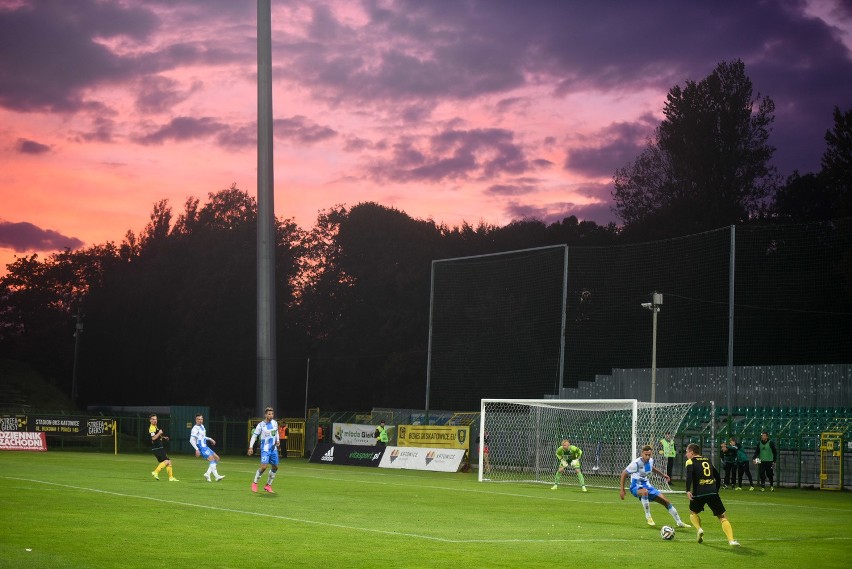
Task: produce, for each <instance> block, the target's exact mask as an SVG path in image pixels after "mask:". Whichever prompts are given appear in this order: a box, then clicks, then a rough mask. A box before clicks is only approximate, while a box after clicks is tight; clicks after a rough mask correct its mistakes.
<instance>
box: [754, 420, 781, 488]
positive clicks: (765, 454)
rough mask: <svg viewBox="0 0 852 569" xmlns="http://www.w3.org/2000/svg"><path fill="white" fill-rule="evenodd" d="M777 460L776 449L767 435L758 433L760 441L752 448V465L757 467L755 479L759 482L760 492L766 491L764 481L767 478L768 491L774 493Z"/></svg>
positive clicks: (764, 432)
mask: <svg viewBox="0 0 852 569" xmlns="http://www.w3.org/2000/svg"><path fill="white" fill-rule="evenodd" d="M777 460H778V449H777V448H775V443H774V442H772V441H770V440H769V433H767V432H766V431H763V432H762V433H760V440H759V441H757V446H756V447H755V448H754V463H755V464H756V465H757V478H758V479H759V480H760V491H761V492H764V491H766V479H767V478H769V491H770V492H775V462H776V461H777Z"/></svg>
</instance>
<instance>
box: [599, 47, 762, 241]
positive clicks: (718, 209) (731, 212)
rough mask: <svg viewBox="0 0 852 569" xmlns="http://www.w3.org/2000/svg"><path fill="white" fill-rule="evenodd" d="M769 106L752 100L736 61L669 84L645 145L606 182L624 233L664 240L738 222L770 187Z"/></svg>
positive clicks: (758, 204)
mask: <svg viewBox="0 0 852 569" xmlns="http://www.w3.org/2000/svg"><path fill="white" fill-rule="evenodd" d="M774 111H775V104H774V103H773V102H772V100H771V99H770V98H769V97H763V98H761V96H760V94H757V95H756V96H754V95H753V88H752V83H751V80H750V79H749V78H748V76H747V75H746V73H745V65H744V64H743V62H742V61H740V60H736V61H733V62H722V63H720V64H719V65H718V66H717V67H716V69H715V70H714V71H713V72H712V73H711V74H710V75H709V76H708V77H706V78H705V79H703V80H701V81H699V82H697V83H696V82H694V81H687V82H686V86H685V87H683V88H681V87H680V86H675V87H673V88H672V89H671V90H670V91H669V94H668V96H667V100H666V104H665V107H664V108H663V114H664V115H665V119H664V120H663V122H662V123H661V124H660V126H659V127H658V128H657V130H656V132H655V135H654V137H653V138H652V139H651V140H650V141H649V143H648V147H647V148H646V149H645V150H644V151H643V152H642V153H641V154H640V155H639V157H638V158H637V159H636V160H635V161H634V162H633V163H632V164H630V165H629V166H626V167H624V168H621V169H618V170H616V172H615V175H614V177H613V182H614V185H615V189H614V192H613V197H614V199H615V208H614V211H615V213H616V214H617V215H618V216H619V217H620V218H621V219H622V220H623V222H624V232H625V235H628V236H633V237H637V238H638V237H645V238H648V237H651V238H659V237H670V236H676V235H685V234H688V233H695V232H700V231H705V230H708V229H713V228H716V227H721V226H725V225H730V224H733V223H737V222H742V221H745V220H747V219H749V218H750V217H752V216H754V215H756V214H758V213H759V212H761V211H762V208H763V200H764V198H765V197H766V196H767V195H768V194H769V192H770V191H771V190H772V189H773V188H774V186H775V184H776V174H775V170H774V168H773V167H772V166H771V165H770V164H769V160H770V158H771V157H772V154H773V152H774V151H775V148H774V147H773V146H771V145H770V144H769V142H768V140H769V134H770V131H771V125H772V122H773V120H774Z"/></svg>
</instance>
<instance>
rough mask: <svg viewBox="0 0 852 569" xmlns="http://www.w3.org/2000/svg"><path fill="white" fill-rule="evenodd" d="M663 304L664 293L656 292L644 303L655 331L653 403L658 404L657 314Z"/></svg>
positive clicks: (652, 336)
mask: <svg viewBox="0 0 852 569" xmlns="http://www.w3.org/2000/svg"><path fill="white" fill-rule="evenodd" d="M662 304H663V295H662V293H659V292H656V291H654V293H653V294H652V295H651V302H643V303H642V308H647V309H648V310H650V311H651V316H652V320H653V331H652V332H651V338H652V339H651V403H656V402H657V313H658V312H660V306H662Z"/></svg>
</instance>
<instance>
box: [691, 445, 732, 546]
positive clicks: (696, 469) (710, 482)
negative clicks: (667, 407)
mask: <svg viewBox="0 0 852 569" xmlns="http://www.w3.org/2000/svg"><path fill="white" fill-rule="evenodd" d="M720 485H721V480H720V479H719V471H718V470H716V467H715V466H713V463H711V462H710V461H709V460H708V459H706V458H704V457H703V456H701V447H699V446H698V445H697V444H695V443H690V444H689V445H687V447H686V497H687V498H689V519H690V520H692V523H693V525H694V526H695V527H697V528H698V536H697V537H698V543H701V542H702V541H704V529H703V528H702V527H701V518H700V517H698V514H700V513H701V512H703V511H704V506H705V505H707V506H710V510H711V511H712V512H713V515H714V516H716V517H717V518H719V521H720V522H721V523H722V531H723V532H725V536H727V538H728V544H729V545H733V546H735V547H736V546H738V545H739V544H740V542H738V541H737V540H735V539H734V529H733V528H732V527H731V522H729V521H728V518H727V516H726V515H725V505H724V504H722V498H721V497H720V496H719V486H720Z"/></svg>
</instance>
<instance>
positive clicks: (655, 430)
mask: <svg viewBox="0 0 852 569" xmlns="http://www.w3.org/2000/svg"><path fill="white" fill-rule="evenodd" d="M692 405H693V403H646V402H642V401H638V400H636V399H579V400H569V399H483V400H482V401H481V408H480V425H479V432H480V437H481V439H482V441H483V444H481V445H479V480H480V481H490V482H534V483H549V484H553V483H554V475H555V473H556V470H557V468H558V465H557V461H556V454H555V453H556V449H557V447H558V446H559V445H560V444H561V443H562V440H563V439H568V440H569V441H570V442H571V444H572V445H573V446H576V447H579V448H580V449H581V450H582V451H583V455H582V457H581V459H580V465H581V471H582V473H583V475H584V476H585V482H586V486H590V487H598V488H619V487H620V477H621V472H622V471H623V470H624V468H625V467H626V466H627V465H628V464H630V462H631V461H632V460H633V459H635V458H636V457H637V456H639V453H640V450H641V448H642V447H643V446H644V445H651V446H652V447H653V449H654V454H653V457H654V461H655V465H656V466H657V468H659V469H660V470H663V471H665V464H664V463H663V462H662V461H661V460H660V459H661V458H662V456H661V455H660V454H659V451H660V439H662V438H663V437H664V436H665V434H666V433H672V434H674V433H676V432H677V431H678V428H679V427H680V424H681V423H682V422H683V419H684V417H685V416H686V414H687V413H688V412H689V409H690V408H691V407H692ZM486 447H487V452H488V460H487V461H486V460H484V457H483V454H484V453H485V452H486ZM681 456H682V454H681ZM485 465H488V466H487V467H486V466H485ZM486 468H487V469H488V471H487V472H486ZM651 481H652V483H653V484H654V486H656V487H657V488H659V489H660V490H663V491H671V487H670V486H669V485H668V483H667V482H666V481H665V479H663V478H662V477H660V476H657V475H656V474H653V475H652V476H651ZM560 485H568V486H578V485H579V484H578V481H577V477H576V476H575V474H574V470H573V469H572V468H569V469H567V470H566V472H565V473H564V474H563V475H562V477H561V481H560Z"/></svg>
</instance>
